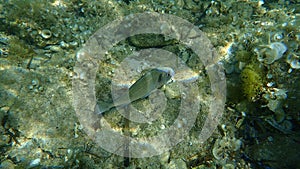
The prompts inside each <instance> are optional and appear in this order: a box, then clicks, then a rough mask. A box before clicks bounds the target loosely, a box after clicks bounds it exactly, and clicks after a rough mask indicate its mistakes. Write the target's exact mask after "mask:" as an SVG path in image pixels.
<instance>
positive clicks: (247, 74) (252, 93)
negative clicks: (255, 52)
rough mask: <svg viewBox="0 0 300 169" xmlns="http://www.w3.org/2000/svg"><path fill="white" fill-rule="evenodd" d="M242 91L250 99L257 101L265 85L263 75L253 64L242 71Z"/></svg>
mask: <svg viewBox="0 0 300 169" xmlns="http://www.w3.org/2000/svg"><path fill="white" fill-rule="evenodd" d="M240 77H241V81H242V91H243V94H244V96H245V97H246V98H247V99H248V100H249V101H255V100H256V99H257V98H258V96H259V94H260V93H261V89H262V87H263V80H262V78H261V75H260V73H259V72H258V71H256V69H254V66H253V65H248V66H246V67H245V68H244V69H243V70H242V72H241V75H240Z"/></svg>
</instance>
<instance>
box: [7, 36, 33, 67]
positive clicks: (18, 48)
mask: <svg viewBox="0 0 300 169" xmlns="http://www.w3.org/2000/svg"><path fill="white" fill-rule="evenodd" d="M34 53H35V52H34V51H33V49H32V48H31V47H30V46H29V45H27V44H25V42H24V41H22V40H20V39H19V38H17V37H12V38H11V39H10V40H9V53H8V59H9V60H12V61H13V62H14V63H16V64H20V63H22V62H23V61H24V60H25V59H27V58H30V57H32V56H33V54H34Z"/></svg>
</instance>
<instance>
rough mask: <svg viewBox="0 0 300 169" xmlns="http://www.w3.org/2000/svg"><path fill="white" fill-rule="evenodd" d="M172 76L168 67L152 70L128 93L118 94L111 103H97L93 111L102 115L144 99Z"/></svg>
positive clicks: (172, 71)
mask: <svg viewBox="0 0 300 169" xmlns="http://www.w3.org/2000/svg"><path fill="white" fill-rule="evenodd" d="M174 75H175V72H174V70H173V69H172V68H170V67H158V68H152V69H150V70H148V71H147V72H146V73H145V74H144V75H142V76H141V77H140V78H139V79H138V80H137V81H136V82H135V83H134V84H132V85H131V86H130V87H129V90H128V93H126V92H125V93H124V94H120V96H119V97H118V98H116V99H114V102H111V103H106V102H99V103H97V104H96V108H95V111H96V113H97V114H102V113H104V112H107V111H109V110H110V109H112V108H114V107H119V106H126V105H128V104H130V103H131V102H134V101H137V100H140V99H144V98H146V97H147V96H149V95H150V94H151V93H152V92H153V91H155V90H156V89H159V88H161V87H162V86H164V85H165V84H167V83H168V82H169V81H171V80H172V77H174Z"/></svg>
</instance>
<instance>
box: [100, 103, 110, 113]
mask: <svg viewBox="0 0 300 169" xmlns="http://www.w3.org/2000/svg"><path fill="white" fill-rule="evenodd" d="M98 107H99V112H100V114H102V113H104V112H106V111H108V110H110V109H111V108H113V105H112V104H111V103H107V102H98Z"/></svg>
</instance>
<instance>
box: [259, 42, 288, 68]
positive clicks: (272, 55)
mask: <svg viewBox="0 0 300 169" xmlns="http://www.w3.org/2000/svg"><path fill="white" fill-rule="evenodd" d="M286 50H287V47H286V45H285V44H284V43H281V42H273V43H271V44H270V45H268V46H265V48H262V49H261V50H257V49H256V50H255V52H257V54H258V56H257V59H258V60H259V61H261V62H264V63H266V64H272V63H273V62H274V61H276V60H278V59H280V58H282V56H283V54H284V52H286Z"/></svg>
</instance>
